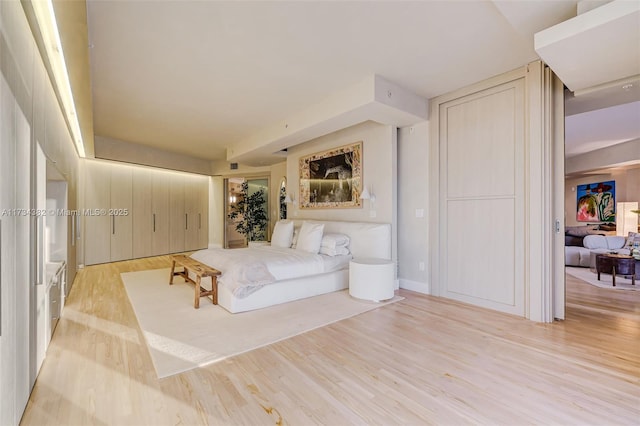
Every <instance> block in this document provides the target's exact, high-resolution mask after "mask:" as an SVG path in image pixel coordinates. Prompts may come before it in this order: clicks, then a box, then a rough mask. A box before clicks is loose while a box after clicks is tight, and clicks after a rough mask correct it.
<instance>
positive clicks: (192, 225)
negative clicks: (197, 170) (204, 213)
mask: <svg viewBox="0 0 640 426" xmlns="http://www.w3.org/2000/svg"><path fill="white" fill-rule="evenodd" d="M199 183H200V179H199V177H196V176H187V177H186V179H185V186H184V195H185V214H186V216H187V227H186V229H185V238H184V241H185V250H197V249H198V248H199V231H200V218H201V214H200V209H199V207H200V203H199V200H198V198H199V196H200V193H199V188H198V184H199Z"/></svg>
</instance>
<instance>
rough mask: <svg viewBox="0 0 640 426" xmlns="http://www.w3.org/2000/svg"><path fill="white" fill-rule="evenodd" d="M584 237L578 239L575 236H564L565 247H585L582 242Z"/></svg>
mask: <svg viewBox="0 0 640 426" xmlns="http://www.w3.org/2000/svg"><path fill="white" fill-rule="evenodd" d="M583 239H584V237H577V236H575V235H569V234H567V235H565V236H564V245H565V246H576V247H583V244H582V240H583Z"/></svg>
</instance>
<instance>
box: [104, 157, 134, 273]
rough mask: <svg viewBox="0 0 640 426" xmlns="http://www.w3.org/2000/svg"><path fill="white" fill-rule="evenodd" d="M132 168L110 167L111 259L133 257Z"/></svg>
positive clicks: (114, 260) (117, 259)
mask: <svg viewBox="0 0 640 426" xmlns="http://www.w3.org/2000/svg"><path fill="white" fill-rule="evenodd" d="M132 183H133V182H132V169H131V167H126V166H125V167H121V166H112V167H111V206H110V211H109V213H111V217H110V219H111V261H112V262H116V261H119V260H125V259H131V258H133V237H132V235H131V232H132V231H133V220H132V215H131V210H132V207H133V206H132V202H133V199H132V189H133V185H132Z"/></svg>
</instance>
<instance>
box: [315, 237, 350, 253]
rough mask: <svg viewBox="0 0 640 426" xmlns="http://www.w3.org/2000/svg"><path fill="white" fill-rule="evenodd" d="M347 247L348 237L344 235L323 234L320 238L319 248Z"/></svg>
mask: <svg viewBox="0 0 640 426" xmlns="http://www.w3.org/2000/svg"><path fill="white" fill-rule="evenodd" d="M348 245H349V237H348V236H347V235H345V234H324V235H323V236H322V242H321V243H320V246H321V247H327V248H331V249H335V248H336V247H346V246H348Z"/></svg>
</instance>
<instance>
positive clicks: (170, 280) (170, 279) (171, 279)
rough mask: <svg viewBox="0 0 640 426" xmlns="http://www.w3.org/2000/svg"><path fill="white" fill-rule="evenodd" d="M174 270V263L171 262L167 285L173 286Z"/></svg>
mask: <svg viewBox="0 0 640 426" xmlns="http://www.w3.org/2000/svg"><path fill="white" fill-rule="evenodd" d="M175 270H176V261H175V260H174V261H173V262H171V276H170V277H169V285H172V284H173V275H174V274H173V272H174V271H175Z"/></svg>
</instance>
